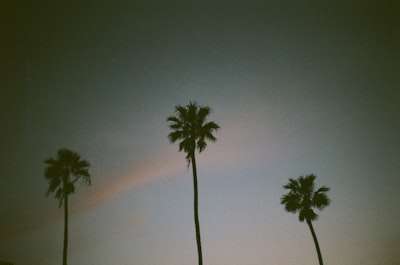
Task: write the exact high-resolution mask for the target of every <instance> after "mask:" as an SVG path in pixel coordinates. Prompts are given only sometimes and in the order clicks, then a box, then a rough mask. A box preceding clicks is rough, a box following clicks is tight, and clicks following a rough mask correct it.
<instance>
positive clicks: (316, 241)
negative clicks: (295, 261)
mask: <svg viewBox="0 0 400 265" xmlns="http://www.w3.org/2000/svg"><path fill="white" fill-rule="evenodd" d="M307 224H308V226H309V227H310V230H311V234H312V237H313V239H314V243H315V248H316V249H317V254H318V261H319V265H324V263H323V261H322V255H321V250H320V249H319V244H318V239H317V235H316V234H315V231H314V228H313V225H312V223H311V220H307Z"/></svg>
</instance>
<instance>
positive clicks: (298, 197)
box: [281, 174, 330, 265]
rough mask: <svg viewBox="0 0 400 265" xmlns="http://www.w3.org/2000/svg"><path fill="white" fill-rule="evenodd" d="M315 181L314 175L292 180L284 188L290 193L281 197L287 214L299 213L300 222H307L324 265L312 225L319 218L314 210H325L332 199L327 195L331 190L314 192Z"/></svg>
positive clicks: (322, 189) (326, 188) (324, 187)
mask: <svg viewBox="0 0 400 265" xmlns="http://www.w3.org/2000/svg"><path fill="white" fill-rule="evenodd" d="M315 179H316V176H315V175H313V174H311V175H306V176H305V177H303V176H300V177H299V178H297V179H292V178H290V179H289V182H288V183H287V184H286V185H284V186H283V188H285V189H287V190H289V193H287V194H285V195H283V196H282V197H281V204H283V205H285V210H286V211H287V212H291V213H297V212H299V220H300V222H303V221H304V220H306V222H307V224H308V226H309V228H310V230H311V234H312V237H313V239H314V243H315V248H316V249H317V254H318V261H319V264H320V265H323V261H322V255H321V250H320V249H319V244H318V240H317V236H316V235H315V231H314V228H313V225H312V221H314V220H317V218H318V215H317V214H316V213H315V212H314V210H313V208H317V209H318V210H323V209H324V208H325V207H326V206H328V205H329V204H330V199H329V198H328V196H327V195H326V194H325V193H326V192H327V191H329V188H328V187H326V186H322V187H321V188H319V189H318V190H316V191H314V180H315Z"/></svg>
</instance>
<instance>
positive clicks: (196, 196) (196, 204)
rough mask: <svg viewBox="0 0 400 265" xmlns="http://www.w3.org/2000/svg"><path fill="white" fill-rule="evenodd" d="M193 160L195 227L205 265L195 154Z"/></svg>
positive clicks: (200, 255)
mask: <svg viewBox="0 0 400 265" xmlns="http://www.w3.org/2000/svg"><path fill="white" fill-rule="evenodd" d="M191 159H192V170H193V187H194V207H193V208H194V225H195V227H196V243H197V253H198V256H199V265H202V264H203V255H202V252H201V239H200V223H199V198H198V197H199V194H198V190H197V169H196V158H195V155H194V152H193V153H192V155H191Z"/></svg>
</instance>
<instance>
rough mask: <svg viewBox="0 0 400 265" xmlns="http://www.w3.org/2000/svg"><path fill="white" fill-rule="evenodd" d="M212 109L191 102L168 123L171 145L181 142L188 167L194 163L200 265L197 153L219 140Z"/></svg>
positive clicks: (200, 259) (177, 108)
mask: <svg viewBox="0 0 400 265" xmlns="http://www.w3.org/2000/svg"><path fill="white" fill-rule="evenodd" d="M210 112H211V109H210V108H209V107H206V106H198V105H197V103H196V102H189V104H188V105H186V106H176V107H175V114H176V116H170V117H168V118H167V121H168V122H170V125H169V127H170V129H171V130H172V132H171V133H170V134H169V135H168V138H169V140H170V141H171V143H175V142H176V141H179V151H184V152H185V153H186V160H187V162H188V167H189V165H190V163H192V171H193V187H194V207H193V208H194V224H195V228H196V243H197V253H198V258H199V265H202V264H203V256H202V251H201V239H200V224H199V209H198V190H197V169H196V157H195V151H196V150H198V152H199V153H201V152H202V151H203V150H204V149H205V148H206V146H207V143H206V140H209V141H211V142H215V141H216V140H217V138H215V136H214V135H213V132H214V131H217V130H218V129H219V126H218V125H217V124H216V123H215V122H213V121H210V122H207V116H208V115H209V114H210Z"/></svg>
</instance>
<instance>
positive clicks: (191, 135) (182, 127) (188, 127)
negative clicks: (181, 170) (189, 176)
mask: <svg viewBox="0 0 400 265" xmlns="http://www.w3.org/2000/svg"><path fill="white" fill-rule="evenodd" d="M210 112H211V109H210V108H209V107H207V106H198V105H197V104H196V102H190V103H189V104H188V105H186V106H185V107H183V106H176V107H175V113H176V116H171V117H168V118H167V121H169V122H171V124H170V125H169V127H170V128H171V129H172V132H171V133H170V134H169V135H168V138H169V140H170V141H171V143H175V142H176V141H178V140H181V141H180V142H179V151H184V152H185V153H186V154H187V155H186V160H187V161H188V165H189V163H190V161H191V155H192V154H194V151H195V150H196V149H197V150H198V151H199V153H201V152H202V151H203V150H204V149H205V148H206V146H207V142H206V140H210V141H212V142H215V141H216V140H217V139H216V138H215V136H214V135H213V132H214V131H217V130H218V129H219V126H218V125H217V124H216V123H215V122H213V121H210V122H207V116H208V115H209V114H210Z"/></svg>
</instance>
